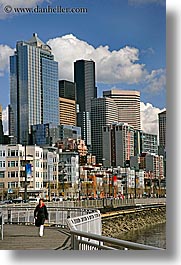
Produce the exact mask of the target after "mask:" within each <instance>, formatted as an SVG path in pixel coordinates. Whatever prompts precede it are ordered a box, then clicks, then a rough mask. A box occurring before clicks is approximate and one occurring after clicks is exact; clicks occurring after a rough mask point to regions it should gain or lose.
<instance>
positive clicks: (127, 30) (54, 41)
mask: <svg viewBox="0 0 181 265" xmlns="http://www.w3.org/2000/svg"><path fill="white" fill-rule="evenodd" d="M2 3H3V4H4V5H5V4H8V1H5V0H4V1H3V2H2ZM13 3H14V6H15V7H25V4H23V3H24V1H13ZM37 4H38V6H40V7H46V6H47V5H50V6H56V5H58V4H60V3H59V1H51V3H49V4H48V2H47V1H43V0H42V1H36V0H34V1H29V3H28V7H34V6H36V5H37ZM61 5H62V6H69V7H70V6H74V5H75V3H74V2H73V1H62V2H61ZM82 5H83V3H82V1H76V6H77V7H80V6H82ZM84 6H85V7H87V9H88V12H87V13H86V14H21V15H20V14H18V15H16V14H13V15H12V14H5V13H4V12H3V10H2V8H1V11H0V18H1V20H0V23H1V25H2V27H1V28H2V29H3V28H4V27H6V28H7V31H6V32H4V31H2V29H0V33H1V36H2V38H1V39H2V41H1V43H0V55H1V57H2V60H1V63H0V79H1V88H0V91H1V104H2V105H3V109H5V108H6V106H7V104H8V103H9V96H8V94H9V73H8V67H9V65H8V64H9V63H8V61H9V55H12V53H13V52H14V50H13V49H14V48H15V43H16V42H17V41H18V40H24V39H29V37H30V36H31V35H32V33H33V32H37V33H38V35H39V37H40V39H42V40H43V41H44V42H45V43H47V44H48V45H50V46H51V48H52V53H53V54H54V55H55V60H56V61H58V63H59V79H68V80H70V81H73V63H74V62H75V61H76V60H78V59H93V60H95V63H96V86H97V88H98V97H100V96H102V91H104V90H110V89H112V88H116V89H129V90H139V91H140V92H141V121H142V129H143V130H144V131H145V129H146V130H147V132H148V133H156V132H157V130H158V113H159V112H161V111H162V110H163V109H164V108H165V107H166V91H165V86H166V83H165V82H166V81H165V80H166V77H165V64H166V63H165V19H166V12H165V1H157V3H155V1H148V2H147V3H143V1H133V0H129V1H127V0H124V1H121V3H120V1H116V0H113V1H111V3H109V2H106V3H105V4H104V7H103V6H102V5H101V1H96V3H95V4H94V5H93V3H89V2H88V1H85V2H84ZM113 14H114V18H113ZM47 18H48V19H47ZM12 21H13V23H12ZM22 21H23V23H22ZM30 21H31V23H30ZM38 22H39V23H38ZM40 22H41V23H40ZM83 22H84V23H83ZM57 23H60V27H57ZM20 25H21V29H22V30H21V31H19V26H20ZM55 25H56V27H55ZM58 25H59V24H58ZM62 25H63V26H62ZM7 32H11V34H8V33H7ZM3 116H4V115H3ZM4 119H5V117H4Z"/></svg>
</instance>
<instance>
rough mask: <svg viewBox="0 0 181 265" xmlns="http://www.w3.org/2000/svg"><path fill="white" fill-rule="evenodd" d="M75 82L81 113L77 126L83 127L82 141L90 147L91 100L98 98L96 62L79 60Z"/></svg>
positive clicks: (76, 64)
mask: <svg viewBox="0 0 181 265" xmlns="http://www.w3.org/2000/svg"><path fill="white" fill-rule="evenodd" d="M74 82H75V83H76V96H77V104H78V109H79V112H78V114H77V125H78V126H80V127H81V131H82V139H83V140H84V141H85V143H86V145H87V146H88V147H90V146H91V137H90V131H91V128H90V126H91V99H92V98H96V97H97V88H96V86H95V62H94V61H92V60H90V61H88V60H78V61H76V62H75V63H74Z"/></svg>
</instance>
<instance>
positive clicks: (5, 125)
mask: <svg viewBox="0 0 181 265" xmlns="http://www.w3.org/2000/svg"><path fill="white" fill-rule="evenodd" d="M2 121H3V131H4V134H6V135H8V107H6V108H5V109H3V111H2Z"/></svg>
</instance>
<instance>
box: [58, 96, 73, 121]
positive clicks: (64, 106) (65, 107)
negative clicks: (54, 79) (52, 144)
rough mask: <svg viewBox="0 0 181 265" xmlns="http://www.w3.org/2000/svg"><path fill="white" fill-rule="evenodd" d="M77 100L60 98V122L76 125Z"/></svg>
mask: <svg viewBox="0 0 181 265" xmlns="http://www.w3.org/2000/svg"><path fill="white" fill-rule="evenodd" d="M76 120H77V119H76V102H75V100H72V99H67V98H62V97H60V98H59V124H64V125H73V126H76V124H77V121H76Z"/></svg>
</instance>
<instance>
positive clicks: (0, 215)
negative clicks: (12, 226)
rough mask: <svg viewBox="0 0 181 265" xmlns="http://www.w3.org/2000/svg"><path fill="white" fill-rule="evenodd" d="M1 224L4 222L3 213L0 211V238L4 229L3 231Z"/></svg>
mask: <svg viewBox="0 0 181 265" xmlns="http://www.w3.org/2000/svg"><path fill="white" fill-rule="evenodd" d="M3 224H4V220H3V213H2V212H1V213H0V226H1V240H3V236H4V233H3V232H4V231H3V229H4V228H3Z"/></svg>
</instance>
